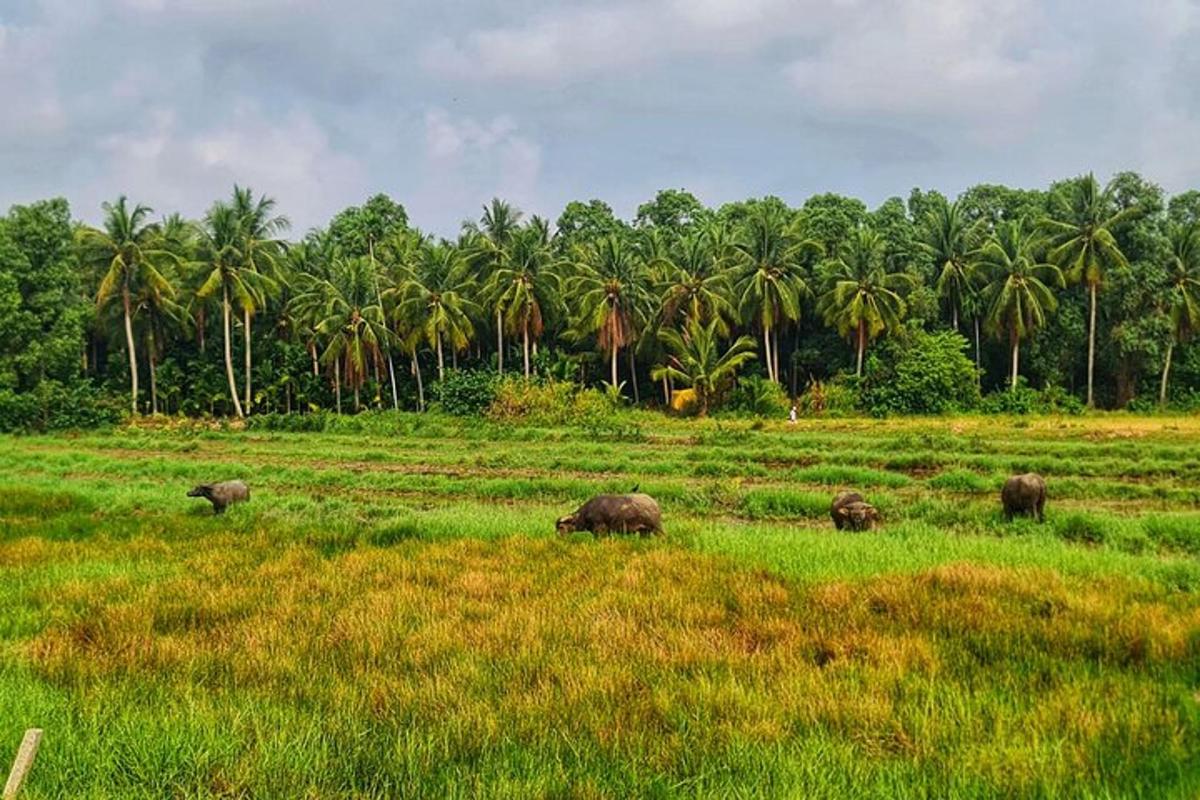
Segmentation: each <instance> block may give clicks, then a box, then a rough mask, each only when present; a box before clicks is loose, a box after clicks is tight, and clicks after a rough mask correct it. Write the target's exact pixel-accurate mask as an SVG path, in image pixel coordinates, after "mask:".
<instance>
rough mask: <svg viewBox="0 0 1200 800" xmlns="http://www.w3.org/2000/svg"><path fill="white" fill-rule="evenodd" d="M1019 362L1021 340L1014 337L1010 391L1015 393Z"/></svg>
mask: <svg viewBox="0 0 1200 800" xmlns="http://www.w3.org/2000/svg"><path fill="white" fill-rule="evenodd" d="M1020 361H1021V340H1020V339H1018V338H1017V337H1015V336H1014V337H1013V343H1012V387H1011V389H1010V391H1014V392H1015V391H1016V390H1017V371H1018V369H1019V367H1020Z"/></svg>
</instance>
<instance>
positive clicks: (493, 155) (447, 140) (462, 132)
mask: <svg viewBox="0 0 1200 800" xmlns="http://www.w3.org/2000/svg"><path fill="white" fill-rule="evenodd" d="M424 135H425V152H426V166H425V169H424V180H423V181H422V184H421V185H420V186H419V187H418V189H417V191H416V193H415V197H414V201H413V203H412V206H413V208H412V209H411V210H412V211H413V212H415V213H416V214H419V215H421V216H424V217H431V216H432V217H435V218H443V219H444V218H447V217H449V218H450V219H459V220H461V219H462V217H463V216H464V215H468V214H471V213H472V212H473V210H474V209H476V208H478V207H479V206H480V205H481V204H483V203H485V202H486V201H487V200H489V199H490V198H492V197H495V196H500V197H504V198H505V199H507V200H509V201H511V202H514V203H516V204H517V205H518V206H520V207H521V208H523V209H526V210H528V211H531V212H532V211H536V210H538V209H539V205H540V204H539V200H540V192H539V189H540V179H541V171H542V150H541V147H540V146H539V145H538V144H537V143H536V142H535V141H534V140H533V139H531V138H530V137H529V136H527V135H525V134H523V133H521V131H520V128H519V126H518V124H517V122H516V120H515V119H514V118H513V117H512V116H510V115H508V114H499V115H497V116H494V117H492V118H490V119H485V120H479V119H475V118H473V117H469V116H464V115H454V114H451V113H450V112H448V111H446V110H445V109H443V108H432V109H429V110H428V111H427V112H426V113H425V115H424ZM443 230H444V232H446V233H449V231H448V230H445V228H444V226H443Z"/></svg>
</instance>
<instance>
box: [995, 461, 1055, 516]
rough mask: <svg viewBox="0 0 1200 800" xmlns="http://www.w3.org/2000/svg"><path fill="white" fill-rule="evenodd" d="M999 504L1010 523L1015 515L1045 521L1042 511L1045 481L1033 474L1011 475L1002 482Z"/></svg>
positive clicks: (1044, 504) (1044, 499)
mask: <svg viewBox="0 0 1200 800" xmlns="http://www.w3.org/2000/svg"><path fill="white" fill-rule="evenodd" d="M1000 502H1001V503H1003V504H1004V518H1005V519H1006V520H1008V521H1009V522H1012V518H1013V517H1014V516H1016V515H1017V514H1023V515H1028V516H1031V517H1035V518H1037V521H1038V522H1043V521H1045V517H1044V516H1043V514H1042V510H1043V509H1044V508H1045V507H1046V479H1045V478H1043V477H1042V476H1041V475H1038V474H1036V473H1034V472H1027V473H1025V474H1024V475H1013V476H1012V477H1011V478H1009V479H1008V480H1006V481H1005V482H1004V488H1003V489H1001V490H1000Z"/></svg>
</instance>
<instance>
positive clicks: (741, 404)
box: [729, 375, 789, 417]
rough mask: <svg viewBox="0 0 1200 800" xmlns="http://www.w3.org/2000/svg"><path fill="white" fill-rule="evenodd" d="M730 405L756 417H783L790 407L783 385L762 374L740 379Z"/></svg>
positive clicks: (736, 409)
mask: <svg viewBox="0 0 1200 800" xmlns="http://www.w3.org/2000/svg"><path fill="white" fill-rule="evenodd" d="M729 405H730V407H731V408H732V409H733V410H734V411H739V412H741V413H743V414H752V415H754V416H756V417H782V416H785V415H786V414H787V412H788V408H789V406H788V397H787V393H786V392H784V391H783V387H781V386H780V385H779V384H777V383H775V382H774V381H770V380H767V379H766V378H764V377H762V376H760V375H754V376H752V377H749V378H743V379H742V380H741V381H739V382H738V386H737V388H736V389H734V390H733V397H732V398H731V399H730V402H729Z"/></svg>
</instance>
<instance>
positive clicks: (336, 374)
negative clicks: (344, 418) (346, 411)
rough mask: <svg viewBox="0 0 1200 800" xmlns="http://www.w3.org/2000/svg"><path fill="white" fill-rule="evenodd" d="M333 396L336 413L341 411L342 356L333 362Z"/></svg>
mask: <svg viewBox="0 0 1200 800" xmlns="http://www.w3.org/2000/svg"><path fill="white" fill-rule="evenodd" d="M333 396H334V397H336V398H337V413H338V414H341V413H342V357H341V356H338V357H337V358H336V359H335V360H334V362H333Z"/></svg>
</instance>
